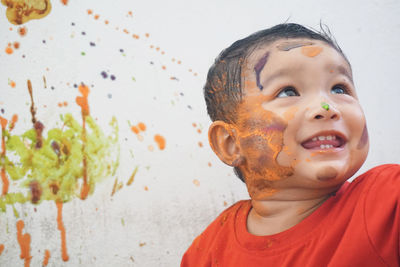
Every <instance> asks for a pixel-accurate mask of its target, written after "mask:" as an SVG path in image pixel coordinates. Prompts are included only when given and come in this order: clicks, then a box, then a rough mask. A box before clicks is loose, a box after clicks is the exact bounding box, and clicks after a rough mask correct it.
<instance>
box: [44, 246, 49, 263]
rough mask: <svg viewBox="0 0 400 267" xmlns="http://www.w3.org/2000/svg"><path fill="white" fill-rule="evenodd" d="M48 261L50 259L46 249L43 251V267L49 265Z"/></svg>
mask: <svg viewBox="0 0 400 267" xmlns="http://www.w3.org/2000/svg"><path fill="white" fill-rule="evenodd" d="M49 259H50V251H49V250H48V249H46V250H45V251H44V258H43V266H47V264H49Z"/></svg>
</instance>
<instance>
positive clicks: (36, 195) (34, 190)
mask: <svg viewBox="0 0 400 267" xmlns="http://www.w3.org/2000/svg"><path fill="white" fill-rule="evenodd" d="M29 188H30V189H31V201H32V203H34V204H36V203H38V202H39V200H40V197H41V196H42V188H41V186H40V184H39V182H38V181H35V180H34V181H32V182H30V184H29Z"/></svg>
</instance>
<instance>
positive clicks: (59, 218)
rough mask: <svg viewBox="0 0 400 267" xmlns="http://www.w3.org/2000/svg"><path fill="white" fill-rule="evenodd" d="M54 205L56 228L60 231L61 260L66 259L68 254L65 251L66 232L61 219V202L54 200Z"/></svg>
mask: <svg viewBox="0 0 400 267" xmlns="http://www.w3.org/2000/svg"><path fill="white" fill-rule="evenodd" d="M56 205H57V228H58V230H60V233H61V255H62V259H63V261H68V260H69V256H68V252H67V240H66V232H65V227H64V223H63V221H62V208H63V203H62V202H56Z"/></svg>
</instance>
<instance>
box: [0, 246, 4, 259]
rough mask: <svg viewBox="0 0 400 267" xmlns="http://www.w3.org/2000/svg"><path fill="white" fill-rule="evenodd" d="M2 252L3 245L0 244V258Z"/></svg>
mask: <svg viewBox="0 0 400 267" xmlns="http://www.w3.org/2000/svg"><path fill="white" fill-rule="evenodd" d="M3 251H4V245H3V244H0V256H1V254H3Z"/></svg>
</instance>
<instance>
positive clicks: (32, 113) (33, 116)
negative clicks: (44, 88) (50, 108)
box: [28, 80, 36, 124]
mask: <svg viewBox="0 0 400 267" xmlns="http://www.w3.org/2000/svg"><path fill="white" fill-rule="evenodd" d="M28 92H29V95H30V96H31V115H32V123H33V124H35V122H36V118H35V114H36V109H35V102H34V101H33V90H32V83H31V80H28Z"/></svg>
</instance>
